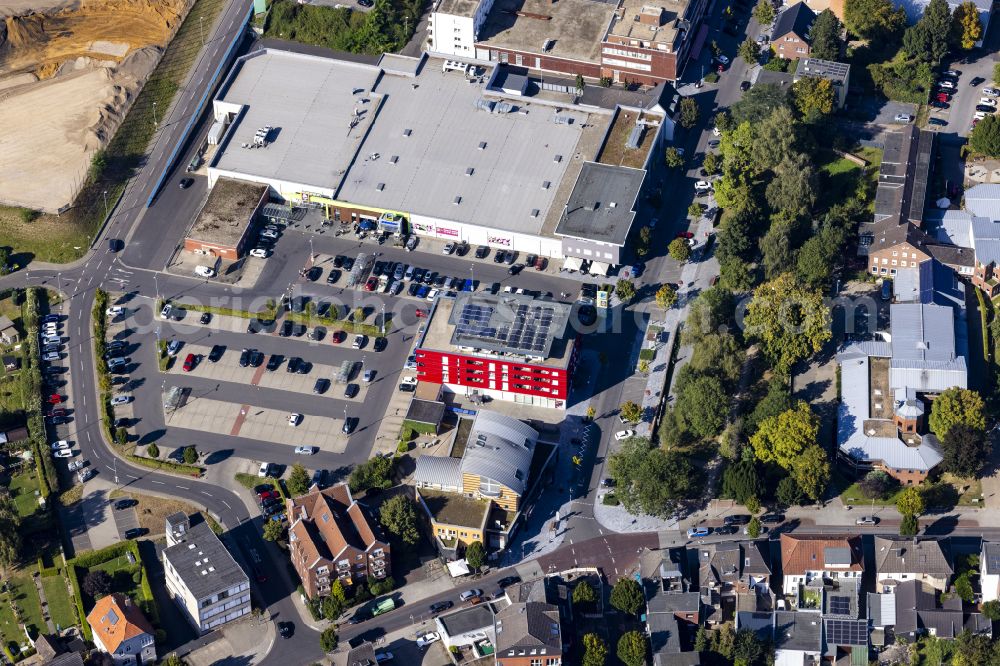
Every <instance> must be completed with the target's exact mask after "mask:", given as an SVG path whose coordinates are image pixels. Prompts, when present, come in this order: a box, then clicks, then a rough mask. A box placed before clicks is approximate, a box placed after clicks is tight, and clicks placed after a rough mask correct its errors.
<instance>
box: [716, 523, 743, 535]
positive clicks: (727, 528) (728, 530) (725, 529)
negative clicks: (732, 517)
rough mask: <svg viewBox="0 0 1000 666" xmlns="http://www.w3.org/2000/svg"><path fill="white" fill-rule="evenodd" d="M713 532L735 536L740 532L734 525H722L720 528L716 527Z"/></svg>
mask: <svg viewBox="0 0 1000 666" xmlns="http://www.w3.org/2000/svg"><path fill="white" fill-rule="evenodd" d="M714 531H715V533H716V534H736V533H737V532H739V531H740V528H738V527H736V525H723V526H722V527H716V528H715V530H714Z"/></svg>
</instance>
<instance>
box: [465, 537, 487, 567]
mask: <svg viewBox="0 0 1000 666" xmlns="http://www.w3.org/2000/svg"><path fill="white" fill-rule="evenodd" d="M465 561H466V563H467V564H468V565H469V566H470V567H472V569H473V571H479V570H480V569H482V568H483V565H484V564H486V547H485V546H483V542H482V541H473V542H472V543H470V544H469V545H468V547H467V548H466V549H465Z"/></svg>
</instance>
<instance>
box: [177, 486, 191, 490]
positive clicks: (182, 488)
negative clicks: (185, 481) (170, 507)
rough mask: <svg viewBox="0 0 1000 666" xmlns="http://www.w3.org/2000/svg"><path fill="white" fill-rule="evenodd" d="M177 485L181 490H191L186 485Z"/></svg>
mask: <svg viewBox="0 0 1000 666" xmlns="http://www.w3.org/2000/svg"><path fill="white" fill-rule="evenodd" d="M177 487H178V488H180V489H181V490H191V489H190V488H188V487H187V486H177Z"/></svg>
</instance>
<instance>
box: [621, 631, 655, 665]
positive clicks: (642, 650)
mask: <svg viewBox="0 0 1000 666" xmlns="http://www.w3.org/2000/svg"><path fill="white" fill-rule="evenodd" d="M648 643H649V641H648V639H647V638H646V635H645V634H644V633H642V632H639V631H629V632H626V633H624V634H622V637H621V638H619V639H618V651H617V654H618V658H619V659H620V660H621V661H622V663H623V664H625V666H644V665H645V663H646V652H647V651H648V648H649V645H648Z"/></svg>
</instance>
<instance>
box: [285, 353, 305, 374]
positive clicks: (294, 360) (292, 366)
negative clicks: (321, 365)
mask: <svg viewBox="0 0 1000 666" xmlns="http://www.w3.org/2000/svg"><path fill="white" fill-rule="evenodd" d="M300 363H302V359H301V358H299V357H298V356H293V357H291V358H290V359H288V364H287V365H286V366H285V371H286V372H296V371H298V369H299V364H300Z"/></svg>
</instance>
